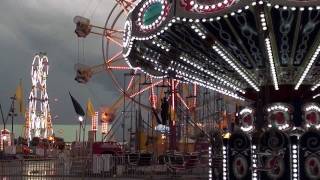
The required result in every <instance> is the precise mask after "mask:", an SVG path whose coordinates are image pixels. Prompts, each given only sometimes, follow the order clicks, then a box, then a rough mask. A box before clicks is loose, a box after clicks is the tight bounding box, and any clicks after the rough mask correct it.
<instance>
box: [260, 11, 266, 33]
mask: <svg viewBox="0 0 320 180" xmlns="http://www.w3.org/2000/svg"><path fill="white" fill-rule="evenodd" d="M265 16H266V15H265V14H264V13H263V12H261V13H260V21H261V26H262V30H264V31H266V30H268V27H267V22H266V17H265Z"/></svg>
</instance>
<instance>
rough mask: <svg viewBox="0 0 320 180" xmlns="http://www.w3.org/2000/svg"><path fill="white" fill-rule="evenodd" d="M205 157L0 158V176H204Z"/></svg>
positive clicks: (97, 156)
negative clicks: (3, 159)
mask: <svg viewBox="0 0 320 180" xmlns="http://www.w3.org/2000/svg"><path fill="white" fill-rule="evenodd" d="M208 170H209V167H208V159H207V158H202V159H201V158H199V157H195V156H163V157H154V156H148V155H147V156H141V155H135V154H131V155H124V156H113V155H108V154H104V155H93V156H90V157H77V158H70V157H67V156H62V157H59V158H56V159H32V160H28V159H23V160H9V161H0V177H22V176H27V177H129V178H131V177H132V178H139V177H144V178H145V177H148V179H160V177H175V178H174V179H179V178H181V179H208Z"/></svg>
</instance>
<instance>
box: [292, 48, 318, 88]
mask: <svg viewBox="0 0 320 180" xmlns="http://www.w3.org/2000/svg"><path fill="white" fill-rule="evenodd" d="M319 52H320V44H319V45H318V47H317V49H316V51H315V52H314V54H313V55H312V57H311V58H310V60H309V63H308V65H307V67H306V69H305V70H304V71H303V73H302V75H301V77H300V79H299V81H298V83H297V84H296V86H295V87H294V89H295V90H298V89H299V87H300V85H301V84H302V82H303V80H304V79H305V77H306V76H307V74H308V72H309V70H310V69H311V67H312V65H313V63H314V61H315V60H316V59H317V57H318V55H319ZM319 86H320V85H318V84H316V85H315V86H313V87H312V88H311V90H312V89H314V90H315V89H316V88H317V87H319Z"/></svg>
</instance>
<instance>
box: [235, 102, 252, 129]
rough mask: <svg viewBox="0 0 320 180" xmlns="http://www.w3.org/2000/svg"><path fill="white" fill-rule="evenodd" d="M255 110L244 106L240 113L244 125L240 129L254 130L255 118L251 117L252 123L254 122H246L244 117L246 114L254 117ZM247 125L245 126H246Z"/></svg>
mask: <svg viewBox="0 0 320 180" xmlns="http://www.w3.org/2000/svg"><path fill="white" fill-rule="evenodd" d="M252 113H253V110H252V109H251V108H249V107H246V108H243V109H242V110H241V111H240V112H239V115H240V116H241V121H242V123H241V124H242V125H241V127H240V129H241V130H242V131H244V132H250V131H252V130H253V128H254V127H253V125H252V124H253V119H251V123H252V124H244V122H243V119H242V118H244V117H245V116H251V118H253V116H252ZM244 125H245V126H244Z"/></svg>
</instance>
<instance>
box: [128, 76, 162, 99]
mask: <svg viewBox="0 0 320 180" xmlns="http://www.w3.org/2000/svg"><path fill="white" fill-rule="evenodd" d="M162 81H163V80H160V81H157V82H154V83H152V84H150V85H149V86H147V87H144V88H142V89H141V90H140V91H138V92H135V93H133V94H131V95H130V98H133V97H135V96H137V95H139V94H141V93H143V92H145V91H147V90H149V89H150V88H152V87H154V86H156V85H158V84H160V83H162Z"/></svg>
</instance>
